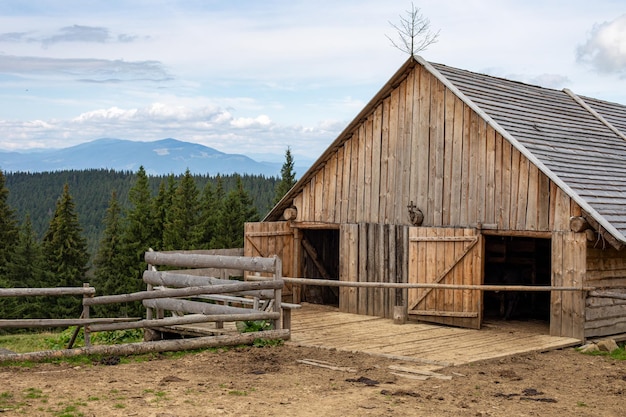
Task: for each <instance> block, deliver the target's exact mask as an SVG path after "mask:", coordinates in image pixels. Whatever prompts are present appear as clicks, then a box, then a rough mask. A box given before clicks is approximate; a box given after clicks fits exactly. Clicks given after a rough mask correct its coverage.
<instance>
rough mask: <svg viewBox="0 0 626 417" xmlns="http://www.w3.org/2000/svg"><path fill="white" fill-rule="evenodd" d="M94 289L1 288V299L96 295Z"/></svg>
mask: <svg viewBox="0 0 626 417" xmlns="http://www.w3.org/2000/svg"><path fill="white" fill-rule="evenodd" d="M95 293H96V289H95V288H94V287H57V288H0V297H26V296H29V297H31V296H60V295H94V294H95Z"/></svg>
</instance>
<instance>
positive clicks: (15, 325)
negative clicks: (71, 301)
mask: <svg viewBox="0 0 626 417" xmlns="http://www.w3.org/2000/svg"><path fill="white" fill-rule="evenodd" d="M135 320H139V317H136V318H131V317H122V318H91V319H7V320H0V328H8V329H19V328H23V327H28V328H46V327H70V326H84V325H86V324H95V323H116V322H128V321H135Z"/></svg>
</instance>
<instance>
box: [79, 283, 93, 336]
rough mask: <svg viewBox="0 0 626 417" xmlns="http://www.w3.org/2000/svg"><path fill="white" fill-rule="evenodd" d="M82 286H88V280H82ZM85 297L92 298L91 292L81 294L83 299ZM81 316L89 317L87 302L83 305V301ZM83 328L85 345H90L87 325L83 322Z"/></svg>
mask: <svg viewBox="0 0 626 417" xmlns="http://www.w3.org/2000/svg"><path fill="white" fill-rule="evenodd" d="M83 288H89V283H88V282H84V283H83ZM85 298H93V294H84V295H83V300H84V299H85ZM82 317H83V318H84V319H88V318H89V304H87V305H85V303H84V302H83V314H82ZM84 329H85V347H90V346H91V337H90V334H89V325H88V324H85V326H84Z"/></svg>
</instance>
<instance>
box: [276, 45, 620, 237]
mask: <svg viewBox="0 0 626 417" xmlns="http://www.w3.org/2000/svg"><path fill="white" fill-rule="evenodd" d="M416 63H418V64H421V65H423V66H424V67H425V68H426V69H427V70H428V71H429V72H431V73H432V74H433V75H434V76H435V77H437V78H438V79H439V80H440V81H441V82H442V83H444V84H445V85H446V86H447V87H448V88H449V89H451V90H452V91H453V92H455V94H457V95H458V96H459V97H460V98H461V99H462V100H463V101H464V102H465V103H466V104H467V105H468V106H470V107H471V108H472V109H473V110H474V111H476V112H477V113H478V114H479V115H480V116H481V117H483V118H484V119H485V120H486V121H487V122H488V123H489V124H490V125H491V126H492V127H493V128H494V129H495V130H496V131H498V132H499V133H500V134H501V135H502V136H503V137H504V138H506V139H507V140H508V141H509V142H511V143H512V144H513V146H515V147H516V148H517V149H518V150H519V151H520V152H521V153H522V154H524V155H525V156H526V157H527V158H528V159H529V160H530V161H531V162H533V163H534V164H535V165H536V166H537V167H538V168H539V169H540V170H541V171H542V172H543V173H544V174H546V175H547V176H548V177H549V178H550V179H551V180H552V181H554V182H555V183H556V184H557V185H558V186H559V187H561V188H562V189H563V190H564V191H565V192H566V193H567V194H568V195H569V196H570V197H571V198H572V199H574V201H576V202H577V203H578V204H579V205H580V206H581V208H582V209H583V210H584V212H585V214H586V217H587V218H588V220H590V222H591V223H592V224H594V226H595V227H596V228H598V229H600V232H602V233H603V234H604V235H606V234H607V233H608V235H609V237H610V238H612V239H611V240H613V242H612V243H614V245H616V246H621V245H624V244H626V106H624V105H621V104H616V103H610V102H606V101H602V100H597V99H593V98H589V97H582V96H577V95H576V94H574V93H573V92H571V91H569V90H567V89H566V90H554V89H549V88H543V87H538V86H533V85H528V84H524V83H521V82H516V81H511V80H507V79H503V78H497V77H492V76H489V75H484V74H478V73H474V72H470V71H466V70H461V69H457V68H452V67H448V66H445V65H441V64H434V63H429V62H427V61H425V60H424V59H423V58H421V57H417V56H416V57H415V59H414V60H413V59H409V61H407V63H405V64H404V65H403V66H402V67H401V68H400V69H399V70H398V72H397V73H396V74H395V75H394V76H393V77H392V79H391V80H390V81H389V82H388V83H387V84H386V85H385V87H383V89H381V91H380V92H379V93H378V94H377V95H376V96H375V97H374V98H373V99H372V100H371V101H370V103H369V104H368V105H367V106H366V107H365V108H364V109H363V110H362V111H361V113H360V114H359V116H357V117H356V119H355V120H354V121H353V122H352V123H351V124H350V125H348V127H347V128H346V129H345V130H344V131H343V133H342V134H340V135H339V137H338V138H337V139H336V140H335V141H334V142H333V144H332V145H331V146H330V147H329V148H328V149H327V151H326V152H325V153H324V154H323V155H322V156H321V157H320V158H319V159H318V161H317V162H316V163H315V164H314V165H313V166H312V167H311V169H310V170H309V171H308V172H307V173H306V174H305V175H304V176H303V177H302V178H301V179H300V181H299V182H298V183H297V184H296V185H295V186H294V188H293V189H292V190H291V191H290V192H289V193H288V194H287V195H286V196H285V197H284V198H283V199H282V200H281V201H280V202H279V203H278V204H277V206H276V207H274V209H273V210H272V211H271V212H270V213H269V214H268V216H267V217H266V220H268V219H276V218H277V215H278V213H282V210H283V209H284V208H286V206H287V204H289V201H290V200H291V198H293V196H294V195H295V193H297V192H298V190H299V189H301V185H302V184H304V183H306V181H307V180H308V178H309V177H310V175H313V173H315V171H316V170H317V168H318V165H322V164H323V163H324V161H325V159H326V157H327V156H328V154H329V153H331V152H333V151H334V149H335V148H337V146H339V145H340V144H341V143H342V142H343V140H344V137H345V136H346V135H347V133H348V132H349V131H350V129H351V128H352V126H353V125H354V123H356V122H358V120H360V119H361V118H362V116H363V115H365V114H367V113H368V112H369V111H371V108H373V107H374V106H375V105H376V103H377V102H379V101H380V98H381V97H383V96H384V95H386V94H388V91H389V90H390V89H391V88H393V87H394V86H395V85H397V81H398V80H399V79H400V78H402V77H405V76H406V73H407V72H408V71H409V70H410V69H411V68H412V67H413V66H414V65H415V64H416Z"/></svg>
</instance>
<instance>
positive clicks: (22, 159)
mask: <svg viewBox="0 0 626 417" xmlns="http://www.w3.org/2000/svg"><path fill="white" fill-rule="evenodd" d="M141 165H143V167H144V168H145V170H146V172H147V173H148V174H149V175H168V174H182V173H184V172H185V170H186V169H187V168H189V170H190V171H191V172H192V173H193V174H207V175H216V174H234V173H238V174H258V175H265V176H268V177H270V176H273V177H279V176H280V168H281V166H282V162H281V163H277V162H257V161H255V160H253V159H251V158H248V157H247V156H245V155H239V154H227V153H224V152H220V151H218V150H216V149H213V148H210V147H208V146H203V145H199V144H197V143H189V142H183V141H180V140H176V139H171V138H170V139H162V140H158V141H155V142H135V141H130V140H122V139H98V140H95V141H93V142H87V143H82V144H80V145H76V146H72V147H69V148H63V149H50V150H42V149H39V150H36V151H27V152H26V151H25V152H0V169H1V170H3V171H5V172H46V171H60V170H85V169H113V170H116V171H137V169H139V166H141ZM296 170H297V171H296V172H297V174H299V175H302V174H303V173H304V169H300V170H298V168H296Z"/></svg>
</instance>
